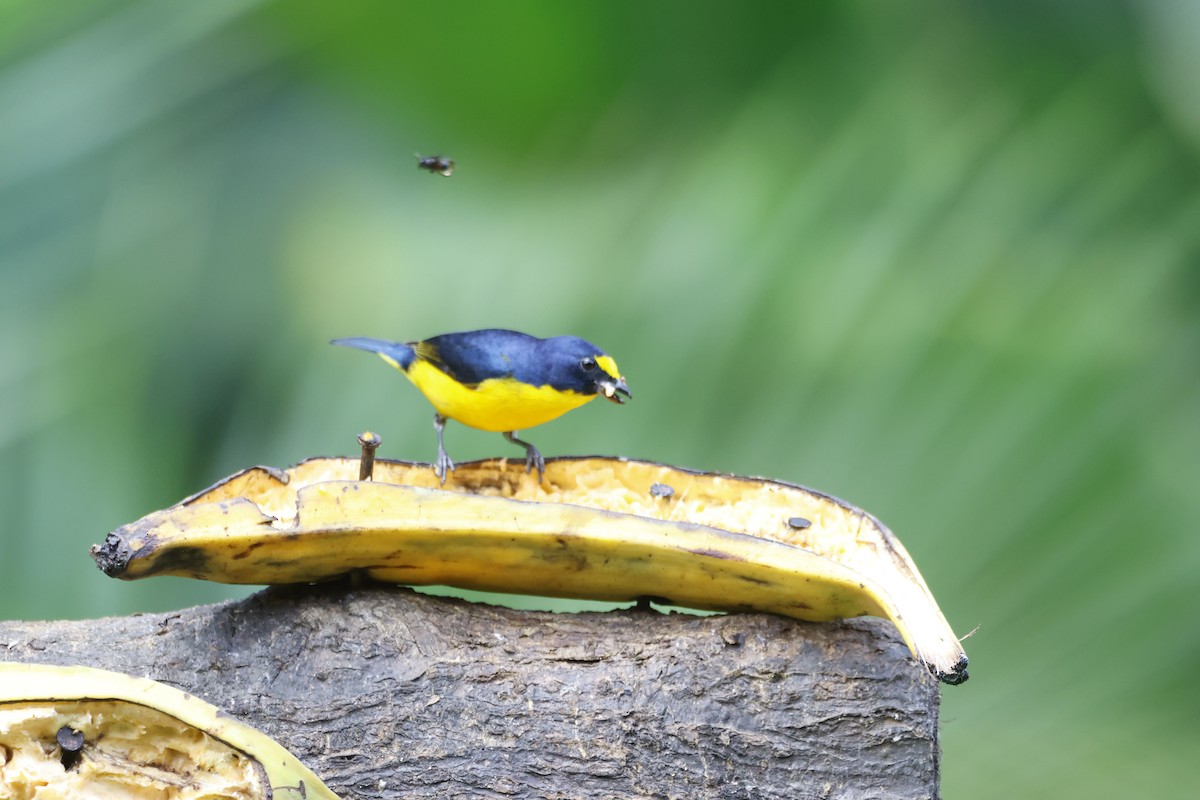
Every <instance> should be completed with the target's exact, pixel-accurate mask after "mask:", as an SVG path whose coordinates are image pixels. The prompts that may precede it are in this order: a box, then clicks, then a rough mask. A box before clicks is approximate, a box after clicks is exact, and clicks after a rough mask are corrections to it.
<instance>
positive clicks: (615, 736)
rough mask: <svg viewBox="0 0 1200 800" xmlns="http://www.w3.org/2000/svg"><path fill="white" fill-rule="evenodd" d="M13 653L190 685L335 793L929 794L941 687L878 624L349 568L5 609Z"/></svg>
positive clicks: (5, 636)
mask: <svg viewBox="0 0 1200 800" xmlns="http://www.w3.org/2000/svg"><path fill="white" fill-rule="evenodd" d="M0 656H2V657H3V658H4V659H5V660H8V661H29V662H41V663H48V664H83V665H87V666H93V667H103V668H105V669H111V670H116V671H119V672H125V673H128V674H132V675H139V676H146V677H150V678H153V679H155V680H159V681H163V682H164V683H168V684H171V685H173V686H176V687H179V688H181V689H184V690H186V691H189V692H191V693H193V694H195V695H197V696H199V697H202V698H203V699H205V700H207V701H208V702H210V703H213V704H214V705H216V706H218V707H220V708H222V709H224V710H226V711H227V712H229V713H230V714H232V715H233V716H235V717H237V718H238V719H241V720H242V721H244V722H247V723H249V724H251V725H254V726H255V727H257V728H259V729H260V730H262V731H264V732H265V733H267V734H269V735H271V736H273V737H274V738H275V739H276V740H277V741H279V743H280V744H282V745H283V746H284V747H287V748H288V749H290V750H291V751H292V752H293V753H295V754H296V755H297V756H298V757H299V758H301V759H302V760H303V761H304V762H305V763H306V764H307V765H308V766H309V767H310V768H311V769H312V770H313V771H314V772H316V773H317V774H318V775H319V776H321V778H322V779H324V780H325V782H326V783H327V784H328V785H329V787H330V788H331V789H332V790H333V791H335V792H337V793H338V794H339V795H340V796H341V797H343V798H346V800H350V799H351V798H362V799H363V800H366V799H367V798H398V797H414V798H463V797H472V798H474V797H486V798H530V799H533V798H689V800H694V798H729V799H730V800H733V799H734V798H746V800H751V798H753V800H772V799H773V798H780V800H782V798H789V800H792V799H794V798H839V799H847V800H848V799H849V798H854V799H855V800H857V799H859V798H932V797H936V796H937V786H938V755H939V754H938V739H937V734H938V715H937V710H938V697H939V694H938V692H939V685H938V682H937V680H936V679H935V678H933V677H932V676H931V675H930V674H929V673H928V672H927V671H926V670H925V669H924V668H923V667H922V666H920V665H919V664H918V663H916V662H915V661H914V660H913V659H912V658H911V656H910V655H909V652H908V649H907V647H906V646H905V645H904V643H903V642H902V641H901V640H900V638H899V636H898V635H897V633H896V631H895V629H894V628H893V627H892V626H891V624H890V623H888V622H886V621H883V620H876V619H859V620H852V621H846V622H841V623H829V624H812V623H803V622H797V621H793V620H789V619H783V618H779V617H773V616H768V615H759V614H732V615H728V616H709V617H696V616H689V615H682V614H660V613H658V612H657V611H648V610H637V609H632V610H626V611H614V612H606V613H580V614H552V613H544V612H530V611H516V610H512V609H507V608H500V607H496V606H489V605H484V604H478V603H468V602H465V601H461V600H455V599H447V598H440V597H431V596H427V595H422V594H418V593H416V592H413V591H411V590H409V589H403V588H397V587H391V586H376V585H365V586H354V585H351V584H349V583H347V582H339V583H335V584H321V585H313V586H300V587H276V588H270V589H267V590H265V591H262V592H259V593H258V594H255V595H253V596H251V597H249V598H247V599H246V600H242V601H235V602H227V603H221V604H217V605H211V606H201V607H197V608H189V609H184V610H182V611H178V612H172V613H167V614H140V615H134V616H131V617H114V618H106V619H97V620H86V621H60V622H0Z"/></svg>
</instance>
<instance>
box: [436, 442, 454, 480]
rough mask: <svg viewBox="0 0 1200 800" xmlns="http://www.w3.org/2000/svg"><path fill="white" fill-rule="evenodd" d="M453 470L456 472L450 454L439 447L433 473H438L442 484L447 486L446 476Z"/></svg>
mask: <svg viewBox="0 0 1200 800" xmlns="http://www.w3.org/2000/svg"><path fill="white" fill-rule="evenodd" d="M451 472H454V462H453V461H452V460H451V459H450V454H449V453H447V452H446V451H445V450H443V449H441V448H440V447H439V448H438V454H437V460H436V461H434V462H433V474H434V475H437V476H438V480H440V481H441V482H442V486H445V485H446V476H447V475H448V474H449V473H451Z"/></svg>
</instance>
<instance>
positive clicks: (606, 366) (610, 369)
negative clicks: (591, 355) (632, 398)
mask: <svg viewBox="0 0 1200 800" xmlns="http://www.w3.org/2000/svg"><path fill="white" fill-rule="evenodd" d="M596 366H598V367H600V369H602V370H604V372H605V373H606V374H607V375H608V377H610V378H613V379H615V380H618V381H619V380H621V371H620V370H619V369H617V362H615V361H613V360H612V356H596Z"/></svg>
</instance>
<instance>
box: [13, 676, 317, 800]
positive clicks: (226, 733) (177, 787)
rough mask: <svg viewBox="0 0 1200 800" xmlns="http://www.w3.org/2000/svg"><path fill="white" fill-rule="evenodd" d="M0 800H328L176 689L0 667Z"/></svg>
mask: <svg viewBox="0 0 1200 800" xmlns="http://www.w3.org/2000/svg"><path fill="white" fill-rule="evenodd" d="M0 797H5V798H32V797H37V798H38V800H67V799H68V798H70V799H72V800H74V798H112V797H121V798H128V799H129V800H137V799H138V798H145V800H152V799H153V800H168V799H169V800H211V799H212V798H217V797H222V798H231V800H259V799H261V800H269V799H270V798H288V797H296V798H308V800H314V799H315V800H338V798H337V795H335V794H334V793H333V792H331V791H330V790H329V789H328V788H327V787H326V786H325V784H324V783H322V782H321V781H320V779H318V778H317V776H315V775H314V774H313V773H312V772H310V771H309V770H308V768H306V767H305V766H304V765H303V764H301V763H300V762H299V760H297V759H296V757H295V756H293V755H292V754H291V753H289V752H288V751H287V750H285V749H284V748H283V747H281V746H280V745H279V744H278V743H276V742H275V741H274V740H273V739H271V738H270V737H269V736H267V735H266V734H264V733H261V732H260V731H257V730H255V729H254V728H251V727H250V726H249V725H245V724H243V723H241V722H238V721H237V720H235V719H233V718H231V717H229V716H228V715H226V714H224V713H222V712H221V711H220V710H218V709H217V708H216V707H214V706H212V705H209V704H208V703H206V702H204V701H203V700H201V699H199V698H197V697H194V696H192V695H190V694H186V693H185V692H181V691H179V690H178V689H174V688H172V687H170V686H167V685H165V684H162V683H157V682H155V681H152V680H148V679H146V678H134V677H131V676H129V675H122V674H120V673H117V672H109V671H108V670H102V669H93V668H90V667H58V666H49V665H44V664H16V663H0Z"/></svg>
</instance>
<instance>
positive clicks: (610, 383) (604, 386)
mask: <svg viewBox="0 0 1200 800" xmlns="http://www.w3.org/2000/svg"><path fill="white" fill-rule="evenodd" d="M596 391H598V392H600V393H601V394H603V395H604V396H605V397H607V398H608V399H609V400H611V401H613V402H614V403H616V404H617V405H620V404H622V403H624V402H625V401H624V400H623V399H621V396H620V395H622V394H623V395H625V396H626V397H629V398H632V397H633V395H632V394H630V393H629V387H628V386H626V385H625V379H624V378H617V379H616V380H613V379H612V378H605V379H603V380H599V381H596Z"/></svg>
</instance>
